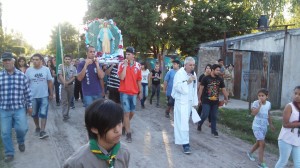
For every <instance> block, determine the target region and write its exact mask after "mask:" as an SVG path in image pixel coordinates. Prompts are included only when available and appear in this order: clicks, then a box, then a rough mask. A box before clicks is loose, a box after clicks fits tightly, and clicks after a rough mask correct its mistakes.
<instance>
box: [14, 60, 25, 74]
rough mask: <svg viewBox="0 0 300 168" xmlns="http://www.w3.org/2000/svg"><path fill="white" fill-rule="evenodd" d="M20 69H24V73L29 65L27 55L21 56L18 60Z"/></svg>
mask: <svg viewBox="0 0 300 168" xmlns="http://www.w3.org/2000/svg"><path fill="white" fill-rule="evenodd" d="M16 68H17V69H18V70H20V71H22V72H23V73H25V72H26V70H27V68H28V65H27V63H26V58H25V57H19V58H18V62H17V67H16Z"/></svg>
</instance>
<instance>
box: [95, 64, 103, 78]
mask: <svg viewBox="0 0 300 168" xmlns="http://www.w3.org/2000/svg"><path fill="white" fill-rule="evenodd" d="M95 64H96V69H97V75H98V78H99V79H103V78H104V75H105V74H104V72H103V70H102V69H101V68H100V65H99V62H98V61H97V60H96V61H95Z"/></svg>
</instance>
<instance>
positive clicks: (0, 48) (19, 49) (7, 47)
mask: <svg viewBox="0 0 300 168" xmlns="http://www.w3.org/2000/svg"><path fill="white" fill-rule="evenodd" d="M33 50H34V49H33V47H32V46H31V45H30V44H28V43H27V41H26V40H25V39H24V38H23V36H22V34H21V33H18V32H14V30H11V31H9V32H4V31H3V29H2V27H0V53H3V52H5V51H9V52H13V53H14V54H16V55H17V56H19V55H28V54H31V53H32V52H33Z"/></svg>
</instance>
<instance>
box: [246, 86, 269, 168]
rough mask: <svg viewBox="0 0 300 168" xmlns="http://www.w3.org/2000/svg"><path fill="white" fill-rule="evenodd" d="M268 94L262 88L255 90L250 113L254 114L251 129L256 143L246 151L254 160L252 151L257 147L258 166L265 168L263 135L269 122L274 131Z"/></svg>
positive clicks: (264, 135)
mask: <svg viewBox="0 0 300 168" xmlns="http://www.w3.org/2000/svg"><path fill="white" fill-rule="evenodd" d="M268 94H269V92H268V90H266V89H264V88H262V89H260V90H259V91H258V92H257V97H258V100H256V101H254V102H253V104H252V107H251V114H252V115H254V116H255V118H254V120H253V123H252V129H253V133H254V136H255V138H256V143H255V144H254V145H253V147H252V149H251V151H250V152H247V155H248V157H249V159H250V160H251V161H255V158H254V157H253V152H255V151H256V150H257V149H258V160H259V163H258V167H260V168H267V165H266V163H265V162H264V159H263V157H264V150H265V137H266V134H267V130H268V125H269V124H270V127H271V129H272V130H273V131H274V126H273V124H272V120H271V116H270V109H271V103H270V102H269V101H267V98H268Z"/></svg>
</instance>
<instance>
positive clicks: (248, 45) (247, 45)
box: [233, 33, 284, 52]
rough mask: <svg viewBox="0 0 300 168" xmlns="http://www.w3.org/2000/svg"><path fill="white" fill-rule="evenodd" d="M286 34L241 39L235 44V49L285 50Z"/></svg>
mask: <svg viewBox="0 0 300 168" xmlns="http://www.w3.org/2000/svg"><path fill="white" fill-rule="evenodd" d="M283 38H284V34H282V33H280V34H276V35H272V36H269V37H264V38H253V39H246V40H241V41H240V42H236V43H235V44H234V45H233V48H234V49H239V50H244V51H245V50H246V51H247V50H248V51H262V52H283V44H284V41H283Z"/></svg>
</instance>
